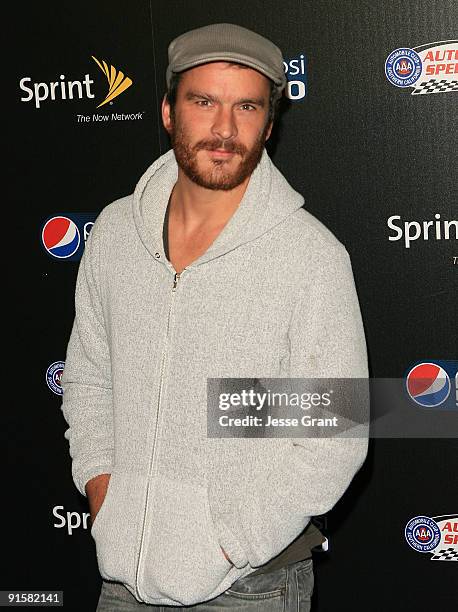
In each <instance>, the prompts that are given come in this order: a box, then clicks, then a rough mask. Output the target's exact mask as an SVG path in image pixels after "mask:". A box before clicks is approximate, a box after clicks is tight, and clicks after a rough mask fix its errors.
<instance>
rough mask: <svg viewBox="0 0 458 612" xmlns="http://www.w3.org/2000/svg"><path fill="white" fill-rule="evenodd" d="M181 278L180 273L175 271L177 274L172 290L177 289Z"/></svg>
mask: <svg viewBox="0 0 458 612" xmlns="http://www.w3.org/2000/svg"><path fill="white" fill-rule="evenodd" d="M179 279H180V275H179V274H178V272H175V276H174V277H173V287H172V291H175V289H176V288H177V285H178V281H179Z"/></svg>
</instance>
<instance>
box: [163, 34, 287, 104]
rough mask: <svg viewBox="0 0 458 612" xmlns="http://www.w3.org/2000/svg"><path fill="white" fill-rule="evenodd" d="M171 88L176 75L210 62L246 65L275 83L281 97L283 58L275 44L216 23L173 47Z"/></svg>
mask: <svg viewBox="0 0 458 612" xmlns="http://www.w3.org/2000/svg"><path fill="white" fill-rule="evenodd" d="M168 57H169V65H168V66H167V71H166V80H167V86H169V85H170V79H171V78H172V74H173V73H174V72H182V71H183V70H187V69H188V68H194V67H195V66H200V65H201V64H207V63H208V62H215V61H224V62H236V63H238V64H244V65H245V66H249V67H250V68H254V70H257V71H258V72H261V73H262V74H264V75H265V76H266V77H268V78H269V79H271V80H272V81H273V82H274V83H275V85H276V86H277V93H278V94H280V93H281V91H282V90H283V88H284V87H285V85H286V76H285V69H284V68H283V56H282V53H281V51H280V49H279V48H278V47H277V46H276V45H274V43H273V42H271V41H270V40H268V39H267V38H264V36H260V35H259V34H257V33H256V32H253V31H252V30H248V29H247V28H243V27H242V26H238V25H235V24H233V23H212V24H211V25H208V26H204V27H202V28H196V29H195V30H190V31H189V32H185V33H184V34H181V35H180V36H178V37H177V38H175V39H174V40H172V42H171V43H170V45H169V48H168Z"/></svg>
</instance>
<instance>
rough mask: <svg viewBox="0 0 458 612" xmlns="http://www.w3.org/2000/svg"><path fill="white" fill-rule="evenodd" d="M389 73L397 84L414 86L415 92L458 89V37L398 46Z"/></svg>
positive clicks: (389, 62) (388, 63) (387, 65)
mask: <svg viewBox="0 0 458 612" xmlns="http://www.w3.org/2000/svg"><path fill="white" fill-rule="evenodd" d="M385 75H386V77H387V79H388V80H389V81H390V83H392V84H393V85H395V86H396V87H403V88H406V87H412V88H413V91H412V95H420V94H421V95H424V94H436V93H447V92H451V91H458V40H446V41H441V42H434V43H427V44H425V45H420V46H418V47H413V48H412V49H409V48H407V47H401V48H399V49H395V50H394V51H392V52H391V53H390V54H389V55H388V57H387V58H386V61H385Z"/></svg>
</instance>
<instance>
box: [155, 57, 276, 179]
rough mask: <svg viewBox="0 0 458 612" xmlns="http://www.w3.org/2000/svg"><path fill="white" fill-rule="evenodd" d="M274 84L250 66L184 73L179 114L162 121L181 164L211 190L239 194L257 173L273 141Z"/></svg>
mask: <svg viewBox="0 0 458 612" xmlns="http://www.w3.org/2000/svg"><path fill="white" fill-rule="evenodd" d="M269 96H270V85H269V80H268V79H267V78H266V77H265V76H263V75H262V74H260V73H259V72H257V71H256V70H252V69H251V68H247V67H240V66H239V65H234V64H230V63H228V62H211V63H209V64H204V65H202V66H197V67H196V68H192V69H191V70H187V71H186V72H184V73H183V75H182V77H181V80H180V82H179V85H178V92H177V99H176V105H175V112H174V113H173V114H171V112H170V105H169V104H168V102H167V100H166V99H164V102H163V104H162V116H163V121H164V126H165V128H166V130H167V131H168V132H169V134H170V138H171V141H172V146H173V149H174V152H175V157H176V160H177V163H178V165H179V166H180V168H181V169H182V170H183V172H184V173H185V174H186V176H188V178H190V179H191V180H192V181H193V182H195V183H197V184H198V185H200V186H201V187H205V188H206V189H222V190H230V189H234V188H235V187H237V186H238V185H240V184H241V183H243V182H244V181H245V179H247V178H248V177H249V176H250V175H251V173H252V172H253V170H254V169H255V168H256V166H257V164H258V162H259V160H260V158H261V155H262V152H263V148H264V143H265V141H266V140H267V138H268V137H269V136H270V131H271V128H272V124H271V123H269V124H268V123H267V119H268V112H269Z"/></svg>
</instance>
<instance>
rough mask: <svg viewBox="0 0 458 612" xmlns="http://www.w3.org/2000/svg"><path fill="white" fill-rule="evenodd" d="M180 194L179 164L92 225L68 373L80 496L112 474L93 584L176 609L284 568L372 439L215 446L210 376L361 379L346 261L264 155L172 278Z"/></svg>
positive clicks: (160, 167) (156, 168) (95, 530)
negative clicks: (122, 588) (228, 212)
mask: <svg viewBox="0 0 458 612" xmlns="http://www.w3.org/2000/svg"><path fill="white" fill-rule="evenodd" d="M176 180H177V164H176V161H175V157H174V154H173V151H172V150H170V151H168V152H167V153H166V154H164V155H162V156H161V157H160V158H159V159H157V160H156V161H155V162H154V163H153V164H152V165H151V166H150V167H149V168H148V169H147V171H146V172H145V173H144V175H143V176H142V177H141V179H140V181H139V182H138V184H137V186H136V189H135V192H134V193H133V194H132V195H130V196H127V197H124V198H121V199H119V200H116V201H115V202H113V203H111V204H109V205H108V206H106V207H105V208H104V209H103V210H102V212H101V213H100V215H99V216H98V218H97V219H96V222H95V224H94V226H93V228H92V230H91V233H90V235H89V238H88V239H87V242H86V247H85V251H84V254H83V257H82V259H81V262H80V266H79V270H78V277H77V283H76V293H75V309H76V316H75V321H74V324H73V328H72V332H71V336H70V340H69V344H68V347H67V355H66V362H65V368H64V372H63V375H62V388H63V392H64V394H63V403H62V411H63V414H64V417H65V419H66V421H67V423H68V424H69V428H68V429H67V430H66V431H65V434H64V435H65V437H66V438H67V439H68V440H69V442H70V455H71V457H72V459H73V463H72V474H73V478H74V481H75V484H76V486H77V488H78V490H79V491H80V492H81V493H82V494H83V495H85V494H86V493H85V484H86V483H87V481H88V480H90V479H91V478H93V477H94V476H97V475H99V474H102V473H110V474H111V479H110V481H109V485H108V490H107V494H106V497H105V500H104V502H103V504H102V507H101V509H100V511H99V513H98V514H97V517H96V519H95V521H94V523H93V525H92V528H91V534H92V536H93V538H94V540H95V543H96V549H97V558H98V564H99V570H100V573H101V575H102V577H103V578H105V579H108V580H116V581H119V582H122V583H124V584H125V585H126V587H127V588H128V590H129V591H130V592H131V593H132V594H133V595H134V596H135V597H136V598H137V599H138V601H143V602H146V603H150V604H156V605H172V606H173V605H175V606H180V605H192V604H195V603H197V602H201V601H205V600H208V599H212V598H214V597H216V596H217V595H219V594H220V593H222V592H223V591H225V590H226V589H228V588H229V587H230V586H231V584H232V583H233V582H235V581H236V580H237V579H238V578H240V577H243V576H246V575H248V574H250V573H251V572H253V571H254V570H255V568H257V567H259V566H260V565H263V564H265V563H267V562H268V561H269V560H270V559H271V558H272V557H274V556H276V555H277V554H279V553H280V552H281V551H282V550H283V549H284V548H286V546H287V545H288V544H290V543H291V542H292V540H294V539H295V538H296V536H298V535H299V533H300V532H302V531H303V529H304V528H305V527H306V525H307V523H308V522H309V520H310V517H311V516H313V515H318V514H323V513H325V512H327V511H328V510H329V509H331V508H332V507H333V506H334V505H335V503H336V502H337V500H338V499H339V498H340V497H341V496H342V494H343V493H344V491H345V490H346V489H347V487H348V485H349V483H350V481H351V480H352V478H353V476H354V474H355V473H356V472H357V471H358V469H359V468H360V467H361V465H362V463H363V461H364V459H365V456H366V452H367V438H365V437H360V438H356V437H355V438H334V439H330V438H326V439H324V438H320V439H304V438H300V439H298V438H293V439H288V438H281V439H278V438H276V439H269V438H265V439H247V438H234V439H229V438H224V439H216V438H209V437H207V434H206V431H207V421H206V419H207V416H206V415H207V403H206V392H207V377H238V378H254V377H267V378H274V377H295V378H313V377H316V378H323V377H341V378H344V377H350V378H359V377H367V375H368V373H367V357H366V345H365V339H364V332H363V326H362V321H361V315H360V309H359V304H358V299H357V295H356V291H355V286H354V280H353V275H352V269H351V264H350V259H349V256H348V253H347V251H346V250H345V248H344V247H343V245H342V244H341V243H340V242H339V241H338V240H337V239H336V238H335V236H334V235H333V234H332V233H331V232H330V231H329V230H327V229H326V227H325V226H324V225H323V224H322V223H320V222H319V221H318V220H317V219H316V218H315V217H313V216H312V215H311V214H309V213H307V212H306V211H305V210H304V209H303V208H302V204H303V198H302V196H301V195H299V194H298V193H297V192H296V191H294V190H293V189H292V187H291V186H290V185H289V184H288V182H287V181H286V180H285V178H284V177H283V175H282V174H281V173H280V172H279V171H278V169H277V168H276V167H275V166H274V165H273V163H272V161H271V160H270V158H269V156H268V154H267V152H266V151H265V150H264V152H263V155H262V158H261V161H260V163H259V164H258V166H257V168H256V170H255V171H254V173H253V174H252V176H251V178H250V181H249V184H248V187H247V190H246V192H245V195H244V197H243V199H242V201H241V202H240V204H239V206H238V208H237V210H236V211H235V213H234V214H233V216H232V217H231V218H230V220H229V222H228V223H227V225H226V226H225V227H224V229H223V230H222V232H221V233H220V234H219V235H218V237H217V238H216V240H215V241H214V242H213V243H212V244H211V246H210V247H209V248H208V250H207V251H206V252H205V253H204V254H203V255H201V256H200V257H199V258H198V259H196V260H195V261H193V262H192V263H191V264H190V265H188V266H187V267H186V268H185V270H184V271H183V272H182V273H181V275H180V276H179V277H176V276H175V271H174V269H173V266H172V265H171V263H170V262H169V261H168V260H167V258H166V256H165V253H164V246H163V241H162V227H163V220H164V215H165V211H166V207H167V203H168V199H169V196H170V193H171V190H172V187H173V185H174V184H175V182H176ZM221 547H223V549H224V550H225V551H226V553H227V555H228V556H229V558H230V559H231V561H232V563H229V562H228V561H227V559H226V558H225V557H224V555H223V552H222V550H221Z"/></svg>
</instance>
